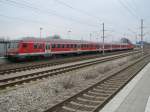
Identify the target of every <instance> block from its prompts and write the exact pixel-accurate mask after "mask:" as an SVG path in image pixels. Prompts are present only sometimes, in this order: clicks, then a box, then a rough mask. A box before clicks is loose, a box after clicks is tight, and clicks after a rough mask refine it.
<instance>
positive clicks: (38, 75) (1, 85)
mask: <svg viewBox="0 0 150 112" xmlns="http://www.w3.org/2000/svg"><path fill="white" fill-rule="evenodd" d="M136 53H138V52H136ZM132 54H133V53H124V54H120V55H115V56H109V57H105V58H99V59H94V60H90V61H84V62H79V63H71V64H67V65H64V66H60V67H58V68H57V67H56V68H53V69H48V70H45V71H40V72H35V73H29V74H25V75H18V76H13V77H8V78H2V79H0V90H2V89H5V88H7V87H12V86H15V85H21V84H23V83H29V82H30V81H36V80H38V79H42V78H47V77H50V76H53V75H58V74H61V73H65V72H69V71H72V70H76V69H80V68H83V67H87V66H91V65H95V64H99V63H102V62H106V61H110V60H114V59H118V58H122V57H125V56H129V55H132ZM134 54H135V52H134Z"/></svg>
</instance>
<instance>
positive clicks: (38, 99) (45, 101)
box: [0, 55, 138, 112]
mask: <svg viewBox="0 0 150 112" xmlns="http://www.w3.org/2000/svg"><path fill="white" fill-rule="evenodd" d="M136 58H138V56H137V55H135V56H128V57H124V58H122V59H117V60H114V61H109V62H105V63H101V64H97V65H93V66H91V67H86V68H83V69H80V70H75V71H72V72H68V73H64V74H60V75H56V76H53V77H49V78H47V79H44V80H43V81H39V82H36V83H33V84H26V85H24V86H23V87H18V88H16V89H13V90H7V91H4V92H1V93H0V112H43V111H44V110H45V109H47V108H49V107H50V106H53V105H55V104H56V103H58V102H59V101H61V100H63V99H65V98H68V97H69V96H72V95H73V94H75V93H77V92H79V91H80V90H83V89H84V88H86V87H88V86H90V85H92V84H93V83H94V82H96V81H98V79H100V78H101V77H103V75H104V73H106V72H108V71H110V70H112V69H115V68H118V67H120V66H122V65H124V64H125V63H127V62H129V61H131V60H133V59H136Z"/></svg>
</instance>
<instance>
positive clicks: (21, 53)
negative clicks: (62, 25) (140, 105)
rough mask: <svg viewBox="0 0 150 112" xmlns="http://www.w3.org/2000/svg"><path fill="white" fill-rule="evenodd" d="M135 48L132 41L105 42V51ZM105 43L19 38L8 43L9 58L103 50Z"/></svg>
mask: <svg viewBox="0 0 150 112" xmlns="http://www.w3.org/2000/svg"><path fill="white" fill-rule="evenodd" d="M127 49H133V45H132V44H130V43H117V44H114V43H105V44H104V50H105V51H117V50H127ZM102 51H103V44H102V43H96V42H89V41H81V40H66V39H50V40H18V41H12V42H10V43H9V44H8V50H7V55H6V56H7V57H8V59H26V58H32V57H48V56H52V55H56V54H67V53H70V54H71V53H83V52H102Z"/></svg>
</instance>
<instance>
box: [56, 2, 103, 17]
mask: <svg viewBox="0 0 150 112" xmlns="http://www.w3.org/2000/svg"><path fill="white" fill-rule="evenodd" d="M54 1H55V2H57V3H58V4H61V5H63V6H66V7H68V8H70V9H72V10H74V11H76V12H78V13H82V14H84V15H87V16H89V17H91V18H94V19H95V18H96V19H97V20H101V19H100V18H99V17H98V16H96V15H94V14H91V13H89V12H86V11H84V10H81V9H78V8H75V7H73V6H71V5H70V4H68V3H66V2H64V1H61V0H54Z"/></svg>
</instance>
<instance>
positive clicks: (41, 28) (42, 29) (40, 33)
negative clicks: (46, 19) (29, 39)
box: [40, 27, 43, 38]
mask: <svg viewBox="0 0 150 112" xmlns="http://www.w3.org/2000/svg"><path fill="white" fill-rule="evenodd" d="M42 30H43V28H42V27H40V38H41V37H42Z"/></svg>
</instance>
